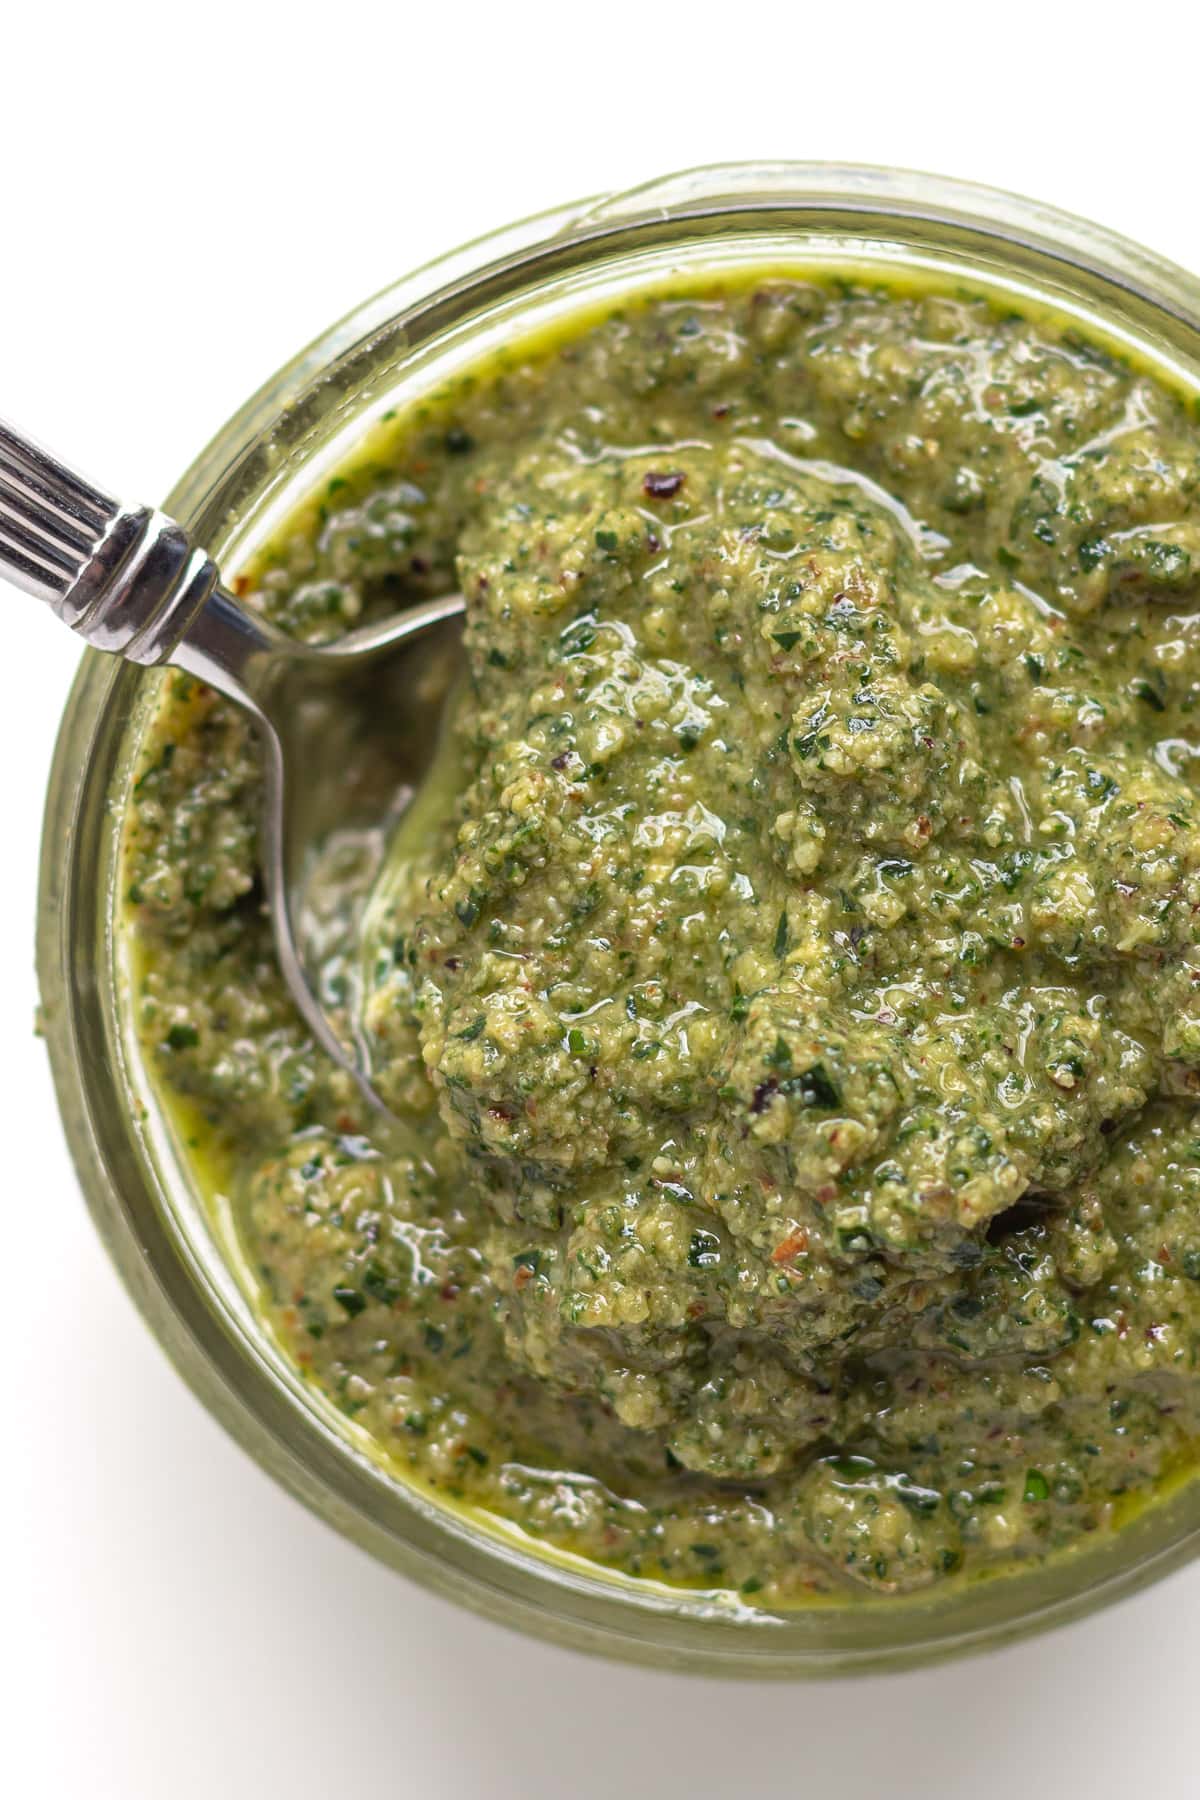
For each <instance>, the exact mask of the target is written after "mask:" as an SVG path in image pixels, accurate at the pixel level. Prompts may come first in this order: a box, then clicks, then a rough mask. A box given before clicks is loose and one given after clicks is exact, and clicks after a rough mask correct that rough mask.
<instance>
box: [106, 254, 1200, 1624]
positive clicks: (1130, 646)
mask: <svg viewBox="0 0 1200 1800" xmlns="http://www.w3.org/2000/svg"><path fill="white" fill-rule="evenodd" d="M1198 473H1200V431H1198V429H1197V428H1196V427H1195V425H1194V424H1193V422H1192V420H1191V418H1190V416H1189V413H1188V410H1187V408H1186V407H1185V406H1184V404H1183V402H1182V401H1181V400H1180V399H1178V398H1176V397H1175V396H1174V395H1173V394H1172V393H1171V392H1170V391H1168V389H1167V388H1166V387H1165V386H1163V385H1161V384H1160V383H1158V382H1157V381H1155V380H1154V379H1152V377H1151V376H1150V375H1148V374H1146V373H1144V372H1140V371H1138V370H1136V369H1134V368H1131V367H1129V366H1127V365H1126V364H1124V363H1122V362H1121V361H1120V360H1119V359H1117V358H1115V357H1114V356H1112V355H1111V354H1110V353H1109V352H1107V351H1106V350H1104V349H1103V348H1101V347H1099V346H1097V345H1095V344H1091V343H1089V342H1087V341H1085V340H1084V339H1082V338H1080V337H1079V336H1078V335H1077V334H1076V333H1074V332H1073V331H1069V330H1067V329H1066V328H1062V327H1059V326H1058V325H1056V324H1055V323H1054V322H1053V321H1051V320H1046V319H1033V320H1031V319H1028V318H1022V317H1021V316H1019V315H1018V314H1015V313H1013V312H1011V311H1010V312H1006V313H1003V314H1001V313H1000V312H997V311H996V310H994V309H993V308H992V307H991V306H989V305H988V304H987V303H986V302H985V301H984V300H974V299H963V298H951V297H949V296H944V295H939V294H926V295H910V296H901V295H898V294H895V293H891V292H887V291H884V290H874V289H872V290H867V289H864V288H855V287H853V286H851V285H847V284H843V285H841V286H839V287H836V288H834V287H829V288H825V287H821V286H819V285H816V284H807V283H803V282H783V281H779V282H768V283H763V284H760V285H759V286H757V287H753V288H750V287H746V288H734V289H731V290H727V291H722V290H717V289H714V290H712V291H711V292H708V293H706V294H704V295H701V296H689V295H675V296H671V295H668V296H658V297H650V298H647V299H645V300H642V301H640V302H638V303H637V304H636V305H631V306H630V307H629V308H627V309H626V310H625V311H623V312H620V313H617V314H615V315H614V316H613V317H611V318H609V319H606V320H603V321H599V322H593V323H591V324H590V325H588V326H587V327H586V328H585V327H582V326H581V327H580V329H579V330H578V331H577V332H576V333H574V334H572V335H568V336H567V337H565V338H563V339H562V340H561V341H557V342H555V343H548V344H543V345H540V346H538V345H535V346H531V347H529V348H528V350H527V351H522V352H520V353H518V352H511V353H509V354H508V355H507V356H506V357H505V358H503V359H500V360H497V361H496V362H495V363H493V364H488V365H485V366H483V367H482V368H481V369H479V370H477V371H475V372H474V373H473V375H472V376H471V377H470V378H469V379H468V380H467V381H465V382H464V383H463V384H461V385H459V386H457V387H455V388H454V389H452V390H448V391H447V392H446V393H445V394H443V395H440V396H438V397H437V399H436V401H435V402H431V403H430V405H429V406H428V407H427V408H426V409H425V410H424V411H423V412H421V413H420V414H418V415H414V416H413V417H411V418H407V417H406V418H405V419H402V420H400V421H398V422H397V424H396V425H395V426H394V427H393V428H392V433H391V436H390V437H387V438H386V439H380V440H379V441H378V443H376V444H375V445H373V446H372V449H371V454H370V455H369V456H367V457H366V458H365V459H364V460H363V461H362V462H361V463H360V464H359V465H357V466H355V467H354V468H351V469H348V470H347V471H346V472H345V474H344V475H341V476H339V477H338V478H337V479H336V480H335V482H334V483H333V484H332V486H331V491H330V492H329V493H328V494H327V495H326V496H325V497H324V498H323V499H322V500H321V501H320V503H319V504H316V505H314V507H313V508H311V509H310V510H309V511H308V512H307V513H305V514H304V515H303V516H302V517H300V518H298V519H297V520H296V521H295V522H294V524H293V525H292V527H291V528H290V529H289V531H287V532H285V533H284V534H282V536H281V537H280V539H279V541H278V542H277V543H276V544H275V545H274V546H273V547H272V549H271V551H270V552H269V553H268V554H267V556H266V557H265V558H264V559H263V560H262V562H261V564H260V566H258V567H257V568H256V569H255V571H254V572H253V579H252V582H251V594H250V603H251V604H254V605H256V606H258V607H260V608H262V609H263V610H264V611H265V612H267V613H268V614H269V615H270V616H272V617H273V618H275V619H276V620H278V621H279V622H280V623H282V624H283V625H285V626H286V627H287V628H288V629H291V630H294V631H297V632H300V633H302V634H303V635H305V636H308V637H321V636H327V635H331V634H333V633H336V632H337V631H338V630H340V629H343V628H344V627H345V626H346V625H348V624H350V623H353V622H356V621H358V620H360V619H362V618H370V617H373V616H376V615H378V614H380V613H382V612H383V611H385V610H387V609H388V608H391V607H394V606H395V605H396V604H398V603H403V602H404V601H405V600H406V599H408V598H412V597H416V596H418V595H420V594H424V593H434V592H439V591H445V590H447V589H449V588H451V587H454V586H458V587H460V588H461V591H462V592H463V593H464V594H465V596H466V599H467V620H466V627H465V638H464V654H463V672H462V676H461V679H460V681H459V683H458V685H457V687H456V688H455V690H454V692H453V695H452V697H451V700H450V702H449V704H448V710H447V721H446V727H445V732H444V736H443V741H442V743H441V745H440V747H439V749H438V751H437V755H436V758H435V761H434V765H433V768H432V770H431V773H430V776H429V783H428V787H427V791H426V796H425V799H424V800H423V801H422V802H421V804H420V806H419V807H418V808H417V809H416V810H415V811H414V813H413V814H412V816H411V822H410V823H409V824H406V825H402V826H401V828H400V830H399V832H398V833H397V834H396V835H395V837H394V839H393V840H392V843H391V848H390V850H389V852H388V855H387V857H386V860H385V862H384V865H383V867H382V870H381V872H380V874H379V877H378V880H377V882H376V886H375V890H374V894H373V897H372V900H371V904H370V906H369V908H368V911H367V914H366V925H365V928H364V931H363V937H362V941H361V943H358V944H356V945H355V946H354V948H353V953H352V958H351V960H352V961H354V962H355V963H356V964H357V965H359V966H361V971H362V978H363V987H364V991H365V1001H364V1007H363V1020H362V1023H363V1026H364V1029H365V1032H366V1035H367V1039H368V1041H369V1045H370V1049H371V1053H372V1057H373V1063H374V1078H375V1080H376V1082H377V1085H378V1087H379V1090H380V1092H381V1093H382V1094H383V1096H384V1098H385V1099H386V1101H387V1103H388V1105H389V1107H390V1108H391V1109H392V1111H393V1113H394V1114H395V1115H396V1118H397V1119H398V1120H399V1121H400V1122H401V1127H402V1134H403V1138H404V1144H403V1147H402V1148H397V1141H396V1134H395V1133H394V1132H386V1131H383V1130H381V1129H379V1128H378V1126H377V1124H376V1123H375V1122H373V1121H372V1119H371V1118H370V1117H369V1116H367V1115H366V1114H365V1112H364V1109H363V1108H362V1106H361V1103H360V1100H359V1097H358V1096H357V1094H356V1093H355V1091H354V1089H353V1088H352V1086H351V1085H350V1084H349V1083H348V1082H347V1081H346V1080H345V1079H344V1078H342V1077H341V1076H339V1075H338V1074H337V1072H336V1071H334V1070H333V1069H332V1068H331V1067H330V1066H329V1065H328V1064H326V1063H325V1061H324V1060H323V1059H322V1058H321V1057H320V1056H319V1055H318V1054H317V1053H316V1051H315V1050H314V1048H313V1046H312V1045H311V1043H310V1042H309V1041H308V1039H307V1038H306V1036H305V1034H304V1032H303V1029H302V1027H301V1026H300V1024H299V1022H298V1021H297V1020H296V1018H295V1017H294V1015H293V1014H292V1012H291V1009H290V1007H289V1006H288V1004H287V1001H286V999H285V997H284V994H283V990H282V987H281V984H280V981H279V977H278V972H277V970H276V969H275V968H274V965H273V962H272V959H271V953H270V939H269V933H268V928H267V922H266V919H265V917H264V914H263V911H262V906H261V897H260V892H259V886H258V882H257V871H256V866H255V850H254V835H253V819H254V806H255V804H256V793H257V776H256V765H255V763H254V757H253V751H252V747H251V745H250V741H249V738H248V735H247V733H246V731H245V729H244V728H243V727H242V725H241V723H240V721H238V720H237V719H236V718H234V717H232V716H231V715H230V714H229V713H228V712H227V710H226V709H225V708H224V707H223V706H222V705H221V703H219V702H218V701H217V700H216V699H215V698H214V697H213V696H211V695H207V694H205V693H204V692H203V691H202V690H198V689H197V688H196V687H195V684H194V683H188V682H187V681H185V680H183V679H182V678H180V679H178V680H177V681H176V682H175V683H174V685H173V687H172V688H171V690H170V691H169V692H168V694H167V696H166V698H165V700H164V703H163V706H162V709H161V714H160V717H159V720H158V723H157V725H156V727H155V731H154V733H153V734H152V737H151V741H150V742H149V744H148V746H147V749H146V758H145V766H144V770H143V772H142V774H141V776H140V779H139V782H138V787H137V790H136V793H135V797H134V805H133V809H132V814H131V820H130V826H129V832H128V839H127V864H126V866H127V869H128V872H129V890H128V891H129V903H130V909H131V918H132V929H133V930H134V932H135V934H136V935H137V937H138V939H139V941H140V944H141V946H142V951H143V956H142V968H143V973H142V975H141V977H140V987H139V991H138V996H137V1004H138V1008H139V1021H140V1028H141V1031H142V1036H143V1040H144V1042H145V1043H146V1044H147V1046H148V1047H149V1051H150V1053H151V1055H152V1056H153V1057H154V1059H155V1061H156V1063H157V1066H158V1068H159V1070H160V1072H161V1075H162V1077H163V1079H164V1081H165V1082H166V1084H167V1086H168V1087H169V1088H170V1089H171V1090H172V1091H174V1092H176V1093H178V1094H179V1095H181V1096H184V1097H186V1099H187V1102H188V1105H189V1107H190V1108H191V1112H190V1113H189V1120H191V1121H193V1128H194V1119H195V1117H196V1115H197V1114H199V1115H200V1116H201V1117H202V1118H203V1120H204V1121H205V1122H206V1129H207V1130H208V1132H209V1133H210V1135H211V1141H212V1147H213V1148H214V1149H219V1150H220V1154H221V1157H222V1158H223V1159H224V1160H223V1163H222V1167H223V1168H228V1169H230V1170H231V1171H232V1174H231V1175H230V1177H229V1182H228V1185H229V1186H230V1188H231V1189H232V1191H234V1192H235V1194H236V1196H237V1205H238V1208H239V1217H240V1219H241V1228H242V1231H243V1235H244V1238H245V1242H246V1246H247V1249H248V1253H249V1256H250V1259H251V1261H252V1263H253V1265H254V1266H255V1268H256V1269H257V1270H258V1271H259V1275H260V1278H261V1281H262V1284H263V1305H264V1307H265V1309H266V1310H267V1311H268V1313H269V1314H270V1317H271V1319H272V1321H273V1322H274V1324H275V1326H276V1328H277V1329H278V1330H279V1331H280V1332H281V1334H282V1335H283V1337H284V1340H285V1342H286V1343H287V1345H288V1346H289V1348H290V1350H291V1352H292V1354H293V1355H294V1356H295V1357H296V1358H297V1360H298V1362H299V1363H300V1365H301V1367H302V1368H304V1370H305V1371H306V1372H307V1373H308V1374H309V1375H310V1376H311V1378H312V1379H313V1381H314V1382H315V1383H316V1384H317V1385H318V1386H319V1387H320V1388H321V1389H322V1390H323V1391H324V1392H325V1393H326V1394H328V1395H329V1396H330V1397H331V1398H332V1399H333V1401H334V1402H335V1403H336V1404H337V1405H338V1406H339V1407H341V1408H342V1410H343V1411H344V1412H346V1413H347V1414H349V1415H350V1416H352V1417H354V1418H355V1419H356V1420H357V1422H358V1424H359V1425H360V1426H362V1427H363V1428H365V1429H366V1430H367V1431H368V1432H369V1433H370V1434H371V1435H372V1437H373V1439H374V1441H375V1442H376V1443H377V1445H378V1446H379V1450H380V1453H381V1455H383V1456H385V1457H386V1458H387V1459H388V1460H389V1461H390V1462H391V1463H392V1464H393V1465H394V1466H396V1467H399V1468H401V1469H403V1470H404V1471H405V1472H406V1473H411V1474H413V1475H415V1476H416V1477H417V1478H419V1479H420V1480H422V1481H424V1482H425V1483H426V1484H428V1485H431V1486H433V1487H434V1488H436V1489H438V1490H439V1491H441V1492H445V1493H448V1494H451V1495H453V1496H455V1497H457V1498H461V1499H465V1500H467V1501H470V1502H472V1503H474V1504H476V1505H478V1506H480V1507H482V1508H484V1509H486V1510H490V1511H492V1512H496V1513H500V1514H503V1515H504V1516H506V1517H507V1518H509V1519H511V1520H514V1521H516V1522H517V1523H518V1524H520V1525H521V1526H522V1527H523V1528H524V1529H525V1530H527V1531H528V1532H529V1533H530V1534H531V1535H533V1536H535V1537H540V1538H544V1539H546V1540H547V1541H549V1542H552V1543H558V1544H562V1545H564V1546H566V1547H569V1548H571V1549H573V1550H575V1551H577V1552H579V1553H581V1554H583V1555H585V1556H590V1557H592V1558H594V1559H596V1560H598V1561H602V1562H605V1563H607V1564H610V1565H612V1566H614V1567H616V1568H618V1569H621V1570H623V1571H625V1572H626V1573H628V1574H631V1575H634V1576H636V1575H641V1574H644V1575H653V1576H655V1577H656V1578H659V1579H666V1580H668V1581H675V1582H680V1583H683V1584H685V1585H707V1586H725V1587H735V1588H739V1589H741V1590H742V1591H743V1592H744V1593H745V1594H747V1595H750V1594H759V1595H762V1596H763V1597H764V1598H765V1599H767V1600H770V1601H772V1602H778V1603H788V1602H795V1601H797V1600H800V1599H803V1598H804V1597H805V1596H806V1595H808V1594H810V1593H811V1592H813V1591H824V1590H827V1589H828V1588H830V1587H831V1586H834V1585H837V1584H839V1583H846V1582H849V1583H851V1584H857V1585H861V1586H866V1587H869V1588H873V1589H876V1590H878V1591H881V1592H886V1593H895V1592H904V1591H909V1590H911V1589H915V1588H920V1587H925V1586H928V1585H931V1584H935V1583H938V1582H940V1581H943V1580H945V1579H947V1578H948V1577H950V1576H953V1575H955V1574H957V1573H958V1572H959V1571H961V1570H963V1569H966V1571H967V1572H968V1573H970V1572H974V1571H977V1570H980V1569H983V1568H985V1567H988V1566H994V1565H997V1564H1002V1563H1005V1562H1011V1561H1015V1560H1018V1559H1021V1558H1030V1557H1034V1556H1040V1555H1043V1554H1045V1553H1047V1552H1049V1551H1051V1550H1056V1549H1060V1548H1066V1547H1069V1546H1072V1545H1076V1544H1078V1543H1080V1542H1082V1541H1084V1540H1085V1539H1086V1538H1087V1537H1088V1536H1089V1535H1090V1534H1094V1533H1097V1532H1102V1531H1104V1530H1107V1529H1109V1528H1111V1526H1112V1525H1113V1523H1114V1520H1115V1518H1116V1516H1117V1513H1118V1511H1119V1509H1121V1508H1122V1507H1124V1508H1126V1509H1127V1508H1128V1505H1129V1504H1130V1502H1129V1499H1128V1497H1129V1496H1131V1495H1132V1496H1137V1495H1145V1496H1149V1495H1150V1494H1151V1493H1152V1492H1153V1491H1154V1487H1155V1484H1156V1483H1157V1482H1159V1481H1160V1479H1162V1478H1164V1477H1166V1476H1169V1475H1171V1474H1173V1473H1174V1472H1176V1471H1177V1470H1179V1469H1180V1468H1183V1467H1186V1466H1189V1465H1190V1463H1191V1461H1192V1460H1193V1444H1194V1440H1195V1438H1196V1437H1197V1435H1198V1434H1200V1375H1198V1374H1197V1367H1196V1363H1197V1350H1196V1346H1197V1344H1200V1128H1198V1122H1197V1120H1196V1115H1195V1098H1194V1096H1195V1094H1196V1092H1197V1091H1200V1089H1198V1082H1200V1073H1198V1072H1200V948H1198V946H1197V940H1198V937H1200V823H1198V815H1197V808H1196V804H1195V794H1194V789H1195V778H1194V774H1193V770H1194V768H1195V766H1196V763H1195V759H1196V757H1197V756H1200V748H1197V746H1196V744H1195V742H1194V726H1193V724H1192V716H1193V714H1194V713H1195V711H1196V709H1197V706H1198V704H1200V663H1198V662H1197V658H1196V654H1195V650H1194V644H1195V641H1196V639H1197V637H1198V636H1200V607H1198V605H1197V589H1198V586H1200V562H1195V563H1194V558H1196V557H1198V556H1200V537H1198V535H1197V534H1198V531H1200V501H1198V499H1197V476H1198ZM397 728H398V726H397V721H396V719H395V716H394V714H392V713H391V712H389V708H388V705H386V704H383V703H382V702H381V708H380V720H379V730H380V733H381V734H382V736H383V737H386V736H387V735H388V734H389V733H391V732H392V731H394V730H395V729H397ZM356 779H357V777H356ZM335 899H336V895H335ZM339 955H340V956H341V958H342V960H341V961H339V962H338V964H337V970H336V971H333V973H331V980H332V979H333V977H334V974H336V976H337V979H338V980H339V981H340V980H341V978H342V976H341V972H342V971H343V970H344V967H345V954H344V952H339ZM332 970H333V965H332V964H331V971H332Z"/></svg>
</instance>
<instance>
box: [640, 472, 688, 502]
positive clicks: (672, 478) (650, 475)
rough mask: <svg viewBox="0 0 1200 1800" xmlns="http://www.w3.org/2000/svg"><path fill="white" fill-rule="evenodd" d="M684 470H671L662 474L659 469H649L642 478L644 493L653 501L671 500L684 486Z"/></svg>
mask: <svg viewBox="0 0 1200 1800" xmlns="http://www.w3.org/2000/svg"><path fill="white" fill-rule="evenodd" d="M683 482H684V476H683V472H682V470H679V469H671V470H669V471H667V472H665V473H661V472H660V471H659V470H657V469H648V470H647V471H646V473H645V474H644V475H643V476H642V492H643V493H644V494H648V495H649V496H650V498H651V500H670V499H671V498H672V496H673V495H675V494H677V493H678V492H679V490H680V488H681V487H682V486H683Z"/></svg>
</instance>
